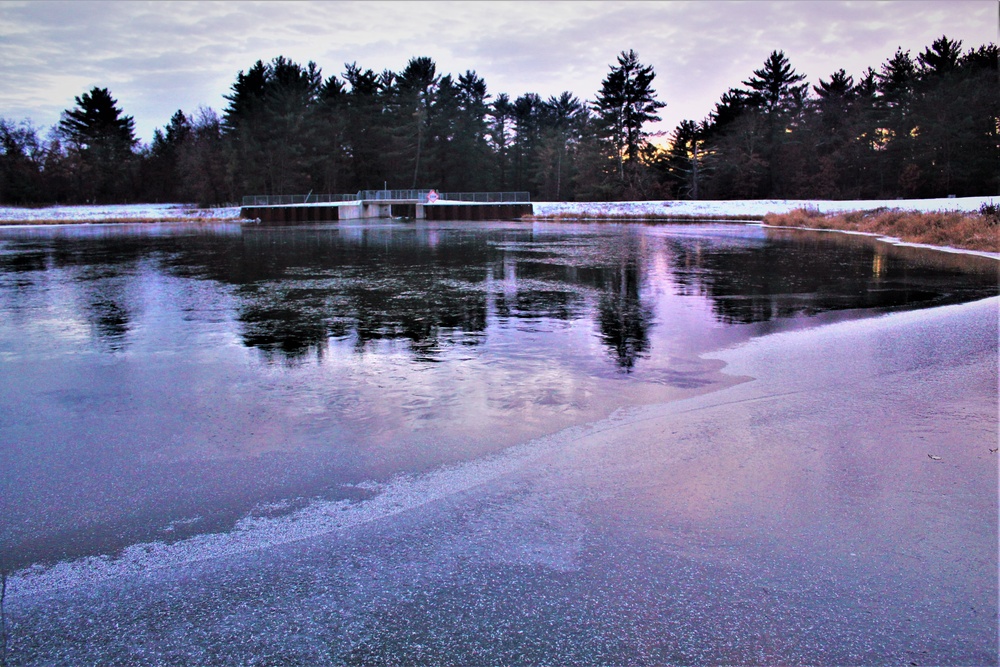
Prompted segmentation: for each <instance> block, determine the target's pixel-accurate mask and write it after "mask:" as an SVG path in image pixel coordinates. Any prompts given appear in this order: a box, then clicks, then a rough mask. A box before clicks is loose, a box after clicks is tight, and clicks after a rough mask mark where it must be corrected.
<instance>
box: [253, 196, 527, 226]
mask: <svg viewBox="0 0 1000 667" xmlns="http://www.w3.org/2000/svg"><path fill="white" fill-rule="evenodd" d="M531 214H532V207H531V202H530V197H529V194H528V193H527V192H458V193H437V192H436V191H434V190H367V191H362V192H359V193H357V194H355V195H313V194H308V195H255V196H248V197H244V198H243V204H242V207H241V208H240V217H241V218H244V219H246V220H256V221H259V222H260V223H262V224H267V225H293V224H300V223H310V222H337V221H340V220H371V219H391V218H409V219H413V220H513V219H519V218H521V217H522V216H525V215H531Z"/></svg>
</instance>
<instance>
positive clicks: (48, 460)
mask: <svg viewBox="0 0 1000 667" xmlns="http://www.w3.org/2000/svg"><path fill="white" fill-rule="evenodd" d="M996 266H997V262H995V261H994V260H987V259H982V260H977V259H976V258H969V257H963V256H958V255H950V256H949V255H945V254H942V253H928V252H926V251H919V250H915V249H905V248H891V247H889V246H885V245H879V244H876V243H875V242H873V241H871V240H869V239H857V238H852V237H842V236H833V235H817V234H813V235H809V234H795V233H788V232H774V231H768V230H764V229H761V228H758V227H746V226H738V225H714V226H713V225H685V226H664V225H651V226H644V225H562V224H528V223H459V222H453V223H433V224H432V223H428V224H423V223H419V224H410V225H400V224H389V223H383V222H379V223H373V224H369V225H349V224H342V225H337V224H334V225H318V226H310V227H299V228H258V227H253V226H248V227H242V228H241V227H240V226H238V225H216V226H189V225H137V226H100V225H95V226H87V227H74V228H57V229H41V228H31V229H27V228H21V229H17V228H15V229H4V230H0V365H2V368H3V373H4V377H5V383H2V384H0V483H2V490H3V493H2V496H3V501H4V503H5V506H4V507H3V510H4V511H3V512H0V543H2V544H3V545H5V549H4V550H3V552H4V553H3V555H0V557H2V558H4V559H8V560H9V562H12V563H15V564H24V563H29V562H32V560H34V559H44V558H53V557H67V556H72V555H80V554H86V553H96V552H101V551H106V550H108V549H109V548H116V547H120V546H124V545H127V544H129V543H132V542H135V541H140V540H144V539H174V538H179V537H183V536H185V535H186V534H190V533H192V532H199V531H206V530H218V529H224V528H226V527H228V526H230V525H232V523H233V522H234V521H235V520H237V519H238V518H239V517H240V516H243V515H244V514H246V512H248V511H250V509H251V508H253V507H256V506H258V505H259V504H261V503H278V504H279V505H280V506H282V507H285V506H287V507H294V506H295V502H298V501H295V502H292V501H294V499H300V498H309V497H313V496H322V497H338V498H353V497H356V496H357V494H358V493H359V490H358V489H359V488H360V487H358V486H357V485H358V484H360V483H362V482H364V481H365V480H370V479H377V478H384V477H388V476H391V475H393V474H398V473H400V472H416V471H420V470H426V469H429V468H432V467H435V466H438V465H442V464H447V463H453V462H457V461H462V460H468V459H470V458H475V457H477V456H481V455H483V454H487V453H490V452H494V451H497V450H499V449H502V448H503V447H506V446H509V445H511V444H515V443H517V442H523V441H524V440H526V439H529V438H532V437H537V436H538V435H541V434H544V433H549V432H553V431H556V430H558V429H560V428H564V427H566V426H570V425H573V424H579V423H582V422H586V421H592V420H594V419H597V418H600V417H602V416H604V415H607V414H609V413H610V412H611V411H613V410H614V409H616V408H619V407H622V406H627V405H631V404H636V403H642V402H654V401H664V400H669V399H672V398H677V397H681V396H686V395H690V393H691V392H695V391H704V390H706V389H708V388H710V387H712V386H717V385H719V384H720V383H722V382H725V381H728V380H726V379H724V378H722V377H721V376H720V375H719V374H718V373H717V370H718V364H716V363H715V362H711V361H709V360H705V359H703V358H701V357H699V356H698V353H699V352H703V351H705V350H710V349H713V348H718V347H721V346H723V345H729V344H732V343H735V342H739V341H740V340H745V339H746V338H748V337H750V336H752V335H757V334H759V333H764V332H766V331H769V330H774V329H776V328H781V327H784V326H801V325H802V324H803V323H807V324H808V323H809V322H812V321H815V320H817V319H819V318H815V317H814V316H816V315H820V314H824V313H826V314H828V315H829V314H831V313H844V314H846V315H847V316H852V317H853V316H860V315H864V314H868V313H870V312H872V310H887V309H895V308H914V307H921V306H926V305H931V304H940V303H949V302H956V301H963V300H969V299H974V298H978V297H982V296H987V295H992V294H995V293H996V290H997V268H996ZM164 526H166V528H164ZM164 531H168V532H164ZM185 531H187V532H185ZM0 565H2V563H0Z"/></svg>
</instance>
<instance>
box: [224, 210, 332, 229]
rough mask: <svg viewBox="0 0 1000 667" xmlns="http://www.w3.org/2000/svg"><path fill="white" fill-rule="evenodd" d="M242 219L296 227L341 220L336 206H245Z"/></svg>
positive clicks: (241, 214) (241, 215)
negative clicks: (309, 223)
mask: <svg viewBox="0 0 1000 667" xmlns="http://www.w3.org/2000/svg"><path fill="white" fill-rule="evenodd" d="M240 217H241V218H246V219H248V220H253V219H254V218H257V219H259V220H260V222H261V224H265V225H294V224H298V223H300V222H337V221H338V220H340V214H339V209H338V207H336V206H245V207H243V208H241V209H240Z"/></svg>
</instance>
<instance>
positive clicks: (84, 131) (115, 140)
mask: <svg viewBox="0 0 1000 667" xmlns="http://www.w3.org/2000/svg"><path fill="white" fill-rule="evenodd" d="M75 100H76V106H75V107H74V108H72V109H67V110H65V111H64V112H63V114H62V118H61V119H60V121H59V130H60V132H61V133H62V136H63V137H64V138H65V139H66V140H67V141H68V142H69V144H70V147H71V149H72V150H73V151H74V153H75V154H76V157H77V159H78V169H77V170H76V175H75V178H76V182H77V191H78V192H80V193H81V194H82V195H83V198H84V199H87V200H96V201H101V202H110V201H123V200H124V199H126V198H128V197H129V195H130V194H131V186H132V179H131V167H132V164H131V163H132V158H133V156H134V148H135V145H136V143H137V140H136V137H135V121H134V120H133V119H132V117H131V116H125V115H122V110H121V109H120V108H119V107H118V101H117V100H116V99H114V98H113V97H112V96H111V93H110V92H109V91H108V89H107V88H97V87H95V88H93V89H91V90H90V92H88V93H84V94H83V95H80V96H79V97H76V98H75Z"/></svg>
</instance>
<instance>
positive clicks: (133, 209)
mask: <svg viewBox="0 0 1000 667" xmlns="http://www.w3.org/2000/svg"><path fill="white" fill-rule="evenodd" d="M239 216H240V209H239V208H238V207H227V208H195V207H194V206H192V205H190V204H127V205H117V206H115V205H107V206H46V207H43V208H23V207H15V206H2V207H0V224H5V223H10V224H25V223H31V222H48V223H59V222H66V223H70V222H103V221H108V220H114V221H116V222H127V221H136V222H140V221H154V222H155V221H160V220H163V221H168V220H169V221H178V220H191V221H197V220H206V219H213V220H217V219H230V218H233V219H235V218H239Z"/></svg>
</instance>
